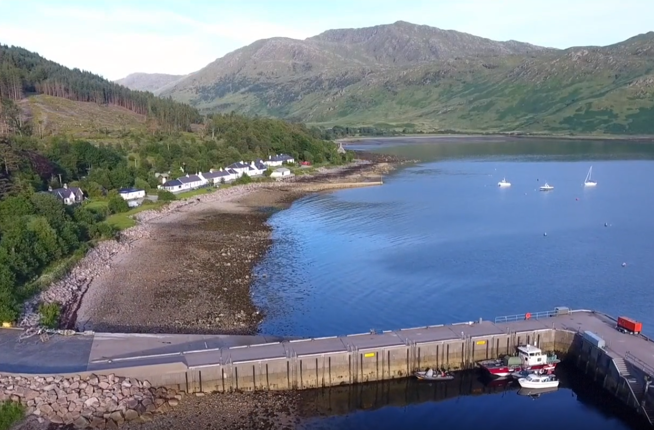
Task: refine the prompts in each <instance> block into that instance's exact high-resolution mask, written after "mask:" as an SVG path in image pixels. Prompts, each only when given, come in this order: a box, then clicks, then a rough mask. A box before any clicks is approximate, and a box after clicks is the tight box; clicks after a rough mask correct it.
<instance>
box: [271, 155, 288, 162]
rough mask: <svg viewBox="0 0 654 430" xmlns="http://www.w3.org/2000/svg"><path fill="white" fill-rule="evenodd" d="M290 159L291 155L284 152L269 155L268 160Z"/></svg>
mask: <svg viewBox="0 0 654 430" xmlns="http://www.w3.org/2000/svg"><path fill="white" fill-rule="evenodd" d="M292 159H293V157H291V156H290V155H286V154H279V155H275V156H272V157H270V161H288V160H292Z"/></svg>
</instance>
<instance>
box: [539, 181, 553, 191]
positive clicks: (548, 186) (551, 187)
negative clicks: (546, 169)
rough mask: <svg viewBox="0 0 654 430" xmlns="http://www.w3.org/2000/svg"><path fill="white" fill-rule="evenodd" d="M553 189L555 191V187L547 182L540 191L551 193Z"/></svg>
mask: <svg viewBox="0 0 654 430" xmlns="http://www.w3.org/2000/svg"><path fill="white" fill-rule="evenodd" d="M553 189H554V187H553V186H552V185H550V184H548V183H547V182H545V185H543V186H542V187H540V188H539V190H541V191H551V190H553Z"/></svg>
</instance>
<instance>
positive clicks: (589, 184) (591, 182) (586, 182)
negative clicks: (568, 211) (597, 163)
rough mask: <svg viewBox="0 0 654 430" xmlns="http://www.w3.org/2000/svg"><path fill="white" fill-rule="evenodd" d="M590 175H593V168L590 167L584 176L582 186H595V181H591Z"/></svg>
mask: <svg viewBox="0 0 654 430" xmlns="http://www.w3.org/2000/svg"><path fill="white" fill-rule="evenodd" d="M592 175H593V166H590V169H588V173H587V174H586V179H585V180H584V186H586V187H594V186H596V185H597V181H593V180H592V179H591V176H592Z"/></svg>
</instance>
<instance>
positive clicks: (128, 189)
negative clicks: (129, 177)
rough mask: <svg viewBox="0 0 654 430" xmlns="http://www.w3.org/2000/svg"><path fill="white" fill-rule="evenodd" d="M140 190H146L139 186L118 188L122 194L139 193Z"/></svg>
mask: <svg viewBox="0 0 654 430" xmlns="http://www.w3.org/2000/svg"><path fill="white" fill-rule="evenodd" d="M139 191H144V190H141V189H139V188H134V187H130V188H121V189H120V190H118V192H119V193H120V194H128V193H138V192H139Z"/></svg>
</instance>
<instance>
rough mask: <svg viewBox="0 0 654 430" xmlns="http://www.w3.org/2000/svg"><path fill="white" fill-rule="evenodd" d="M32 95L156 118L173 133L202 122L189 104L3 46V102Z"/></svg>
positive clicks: (0, 65)
mask: <svg viewBox="0 0 654 430" xmlns="http://www.w3.org/2000/svg"><path fill="white" fill-rule="evenodd" d="M33 94H45V95H50V96H55V97H60V98H65V99H68V100H74V101H81V102H93V103H97V104H101V105H115V106H120V107H123V108H126V109H129V110H130V111H132V112H135V113H138V114H141V115H146V116H148V117H150V118H153V119H155V120H156V121H157V122H158V123H159V125H160V126H161V127H163V128H165V129H166V130H170V131H173V130H189V129H190V126H191V124H193V123H199V122H200V121H201V117H200V115H199V114H198V112H197V110H196V109H195V108H192V107H190V106H188V105H186V104H183V103H177V102H174V101H172V100H171V99H169V98H167V99H166V98H159V97H155V96H154V95H153V94H152V93H149V92H144V91H134V90H130V89H128V88H127V87H123V86H121V85H118V84H116V83H113V82H110V81H108V80H106V79H104V78H102V77H101V76H98V75H95V74H93V73H90V72H85V71H82V70H79V69H69V68H67V67H64V66H62V65H60V64H57V63H55V62H53V61H50V60H47V59H45V58H43V57H41V56H40V55H38V54H36V53H34V52H30V51H28V50H26V49H23V48H18V47H13V46H11V47H10V46H6V45H0V98H4V99H10V100H14V101H18V100H21V99H23V98H24V97H26V96H28V95H33Z"/></svg>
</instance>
